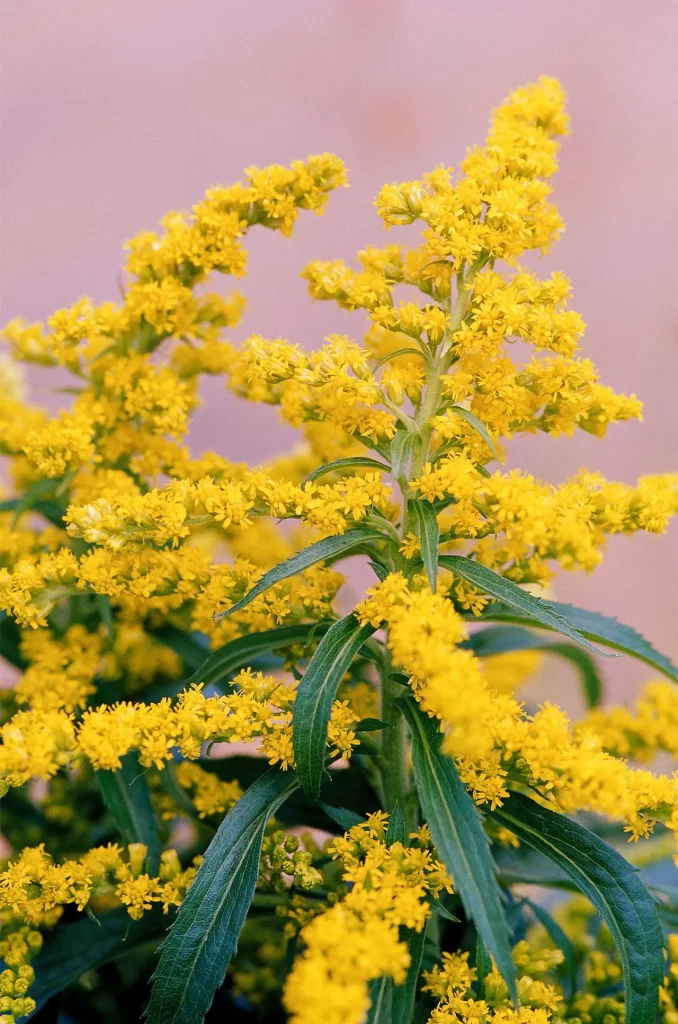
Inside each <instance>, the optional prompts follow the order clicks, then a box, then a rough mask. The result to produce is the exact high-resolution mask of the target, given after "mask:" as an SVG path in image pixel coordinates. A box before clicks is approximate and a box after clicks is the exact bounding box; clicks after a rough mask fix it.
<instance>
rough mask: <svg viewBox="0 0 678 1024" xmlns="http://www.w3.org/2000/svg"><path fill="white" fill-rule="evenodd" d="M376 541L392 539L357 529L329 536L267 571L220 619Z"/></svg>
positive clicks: (378, 531)
mask: <svg viewBox="0 0 678 1024" xmlns="http://www.w3.org/2000/svg"><path fill="white" fill-rule="evenodd" d="M374 540H388V537H387V535H386V534H385V533H382V532H381V531H380V530H373V529H370V528H369V527H357V528H356V529H354V530H347V531H346V533H343V534H341V536H339V537H325V538H324V539H323V540H319V541H316V543H315V544H310V545H309V546H308V547H307V548H304V550H303V551H299V552H297V554H296V555H292V557H291V558H287V559H285V561H284V562H279V563H278V565H276V566H274V568H273V569H269V571H268V572H265V573H264V575H263V576H262V577H261V579H260V580H259V581H258V582H257V583H255V585H254V586H253V587H252V589H251V590H250V591H249V592H248V593H247V594H245V596H244V597H243V598H241V600H240V601H237V602H236V603H235V604H234V605H233V607H232V608H229V609H228V611H226V612H223V613H222V614H221V615H218V616H217V619H223V618H224V616H226V615H232V614H233V612H239V611H240V610H241V609H242V608H245V607H246V606H247V605H248V604H249V603H250V601H253V600H254V598H255V597H259V595H260V594H264V593H265V592H266V591H267V590H268V589H269V587H272V586H273V584H274V583H280V581H281V580H286V579H289V578H290V576H297V575H298V574H299V573H300V572H304V570H305V569H309V568H310V567H311V566H312V565H317V564H318V562H325V561H327V560H328V559H330V558H331V559H333V560H336V559H337V558H338V557H339V556H343V555H346V554H348V552H349V551H355V550H356V548H359V547H361V546H362V545H363V544H367V543H368V542H369V541H374Z"/></svg>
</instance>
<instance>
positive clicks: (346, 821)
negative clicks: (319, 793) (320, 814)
mask: <svg viewBox="0 0 678 1024" xmlns="http://www.w3.org/2000/svg"><path fill="white" fill-rule="evenodd" d="M318 806H319V807H321V808H322V810H323V811H324V812H325V814H326V815H327V817H328V818H331V819H332V821H336V823H337V825H338V826H339V828H343V830H344V832H348V830H349V829H350V828H353V826H354V825H363V824H364V823H365V819H364V818H363V816H362V814H356V812H355V811H348V810H346V808H345V807H332V805H331V804H324V803H322V801H319V802H318Z"/></svg>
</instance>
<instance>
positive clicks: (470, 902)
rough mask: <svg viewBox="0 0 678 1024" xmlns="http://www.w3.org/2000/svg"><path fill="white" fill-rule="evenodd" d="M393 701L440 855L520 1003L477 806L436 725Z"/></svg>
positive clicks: (410, 703)
mask: <svg viewBox="0 0 678 1024" xmlns="http://www.w3.org/2000/svg"><path fill="white" fill-rule="evenodd" d="M394 703H396V704H397V705H398V707H399V708H401V709H402V711H403V713H404V714H405V716H406V718H407V721H408V723H409V726H410V729H411V730H412V764H413V768H414V780H415V783H416V786H417V792H418V794H419V802H420V803H421V809H422V811H423V816H424V820H425V821H426V822H427V823H428V826H429V828H430V829H431V835H432V836H433V842H434V843H435V844H436V848H437V850H438V856H439V857H440V858H441V860H442V861H443V863H444V864H445V867H446V868H447V869H448V871H449V872H450V874H451V875H452V878H453V879H454V886H455V889H456V891H457V892H458V893H459V896H460V898H461V901H462V903H463V904H464V909H465V911H466V914H467V916H468V917H470V918H471V919H472V921H473V922H474V924H475V926H476V928H477V930H478V933H479V935H480V937H481V939H482V940H483V942H484V943H485V945H486V947H487V949H488V950H489V951H490V953H491V954H492V956H493V957H494V959H495V961H496V964H497V967H498V968H499V970H500V972H501V974H502V976H503V978H504V981H505V982H506V984H507V985H508V988H509V992H510V993H511V998H512V999H513V1001H514V1003H515V1004H516V1005H517V995H516V973H515V966H514V963H513V957H512V955H511V936H510V933H509V928H508V924H507V922H506V917H505V914H504V908H503V906H502V902H501V890H500V888H499V883H498V882H497V875H496V868H495V864H494V861H493V860H492V856H491V854H490V847H489V843H488V840H487V836H486V835H485V831H484V829H483V825H482V821H481V819H480V814H479V813H478V809H477V808H476V806H475V804H474V802H473V800H472V799H471V797H470V796H469V794H468V793H467V792H466V788H465V787H464V784H463V783H462V781H461V779H460V778H459V775H458V774H457V769H456V767H455V765H454V761H452V759H451V758H449V757H445V756H444V755H443V754H442V753H441V751H440V733H439V732H438V729H437V727H436V723H435V722H434V721H433V720H432V719H430V718H429V717H428V716H427V715H425V714H424V713H423V712H422V711H420V710H419V708H418V707H417V705H416V703H415V702H414V701H413V700H411V699H405V700H397V701H395V702H394Z"/></svg>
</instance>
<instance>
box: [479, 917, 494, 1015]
mask: <svg viewBox="0 0 678 1024" xmlns="http://www.w3.org/2000/svg"><path fill="white" fill-rule="evenodd" d="M491 970H492V960H491V959H490V955H489V953H488V952H487V950H486V949H485V943H484V942H483V940H482V939H481V938H480V933H479V932H478V933H477V934H476V974H477V982H478V984H477V988H478V998H479V999H484V998H485V978H486V977H487V976H488V974H489V973H490V971H491Z"/></svg>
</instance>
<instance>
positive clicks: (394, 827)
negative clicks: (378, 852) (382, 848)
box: [384, 800, 407, 846]
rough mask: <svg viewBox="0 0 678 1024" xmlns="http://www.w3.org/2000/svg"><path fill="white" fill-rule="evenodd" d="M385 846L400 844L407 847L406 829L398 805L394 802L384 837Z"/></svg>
mask: <svg viewBox="0 0 678 1024" xmlns="http://www.w3.org/2000/svg"><path fill="white" fill-rule="evenodd" d="M384 842H385V844H386V846H393V844H394V843H402V844H403V846H407V829H406V828H405V819H404V817H403V812H402V809H401V807H400V804H399V803H398V801H397V800H396V802H395V804H394V805H393V810H392V811H391V816H390V817H389V819H388V828H387V829H386V836H385V837H384Z"/></svg>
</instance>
